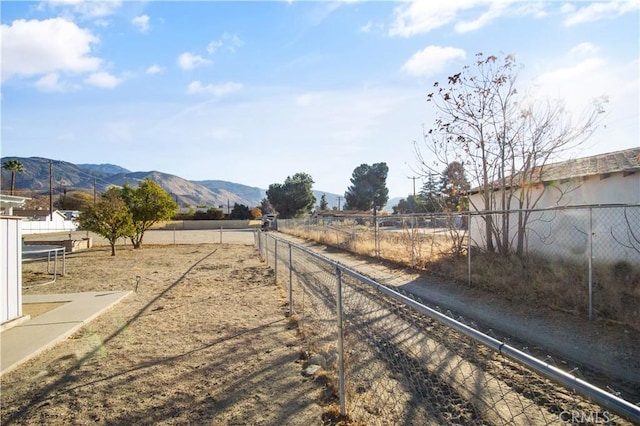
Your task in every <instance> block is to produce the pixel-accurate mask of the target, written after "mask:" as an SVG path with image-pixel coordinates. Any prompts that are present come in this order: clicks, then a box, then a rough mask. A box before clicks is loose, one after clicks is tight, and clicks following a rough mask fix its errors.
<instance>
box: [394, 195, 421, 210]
mask: <svg viewBox="0 0 640 426" xmlns="http://www.w3.org/2000/svg"><path fill="white" fill-rule="evenodd" d="M418 212H424V205H423V204H422V199H421V198H420V197H419V196H415V197H414V196H413V195H409V196H408V197H407V198H406V199H405V198H401V199H400V201H398V204H397V205H395V206H393V214H409V213H418Z"/></svg>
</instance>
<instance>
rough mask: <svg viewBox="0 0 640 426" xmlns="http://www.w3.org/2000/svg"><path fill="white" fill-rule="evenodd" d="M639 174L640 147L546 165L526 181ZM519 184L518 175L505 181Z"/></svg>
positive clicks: (498, 182) (496, 185)
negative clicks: (613, 174) (612, 174)
mask: <svg viewBox="0 0 640 426" xmlns="http://www.w3.org/2000/svg"><path fill="white" fill-rule="evenodd" d="M639 172H640V147H638V148H630V149H625V150H622V151H614V152H608V153H605V154H598V155H592V156H590V157H582V158H575V159H572V160H567V161H561V162H558V163H549V164H545V165H544V166H539V167H537V168H536V169H535V170H533V171H531V172H530V173H527V177H525V179H524V180H525V182H527V183H539V182H553V181H562V180H569V179H576V178H584V177H588V176H602V175H608V174H611V173H625V174H633V173H639ZM507 182H512V183H507ZM518 182H521V180H520V179H519V178H518V175H516V176H515V177H514V179H513V180H512V179H511V178H510V177H507V178H506V179H505V183H507V186H510V184H514V185H518ZM501 187H502V180H501V179H499V180H496V181H494V182H493V188H494V189H500V188H501ZM480 188H481V187H476V188H472V189H471V190H470V191H469V193H470V194H475V193H477V192H479V191H480Z"/></svg>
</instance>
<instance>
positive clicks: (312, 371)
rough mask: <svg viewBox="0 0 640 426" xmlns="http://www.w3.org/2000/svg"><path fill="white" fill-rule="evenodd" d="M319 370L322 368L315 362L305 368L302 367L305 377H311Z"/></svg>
mask: <svg viewBox="0 0 640 426" xmlns="http://www.w3.org/2000/svg"><path fill="white" fill-rule="evenodd" d="M320 370H322V367H321V366H319V365H316V364H310V365H309V366H308V367H307V368H305V369H304V372H303V374H304V375H305V376H307V377H313V376H315V375H316V373H317V372H318V371H320Z"/></svg>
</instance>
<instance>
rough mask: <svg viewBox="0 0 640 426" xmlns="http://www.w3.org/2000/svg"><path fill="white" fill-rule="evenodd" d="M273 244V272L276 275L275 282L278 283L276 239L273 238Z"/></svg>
mask: <svg viewBox="0 0 640 426" xmlns="http://www.w3.org/2000/svg"><path fill="white" fill-rule="evenodd" d="M273 244H274V246H273V273H274V274H275V276H276V283H278V240H274V243H273Z"/></svg>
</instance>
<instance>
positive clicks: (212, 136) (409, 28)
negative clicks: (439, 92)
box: [0, 0, 640, 197]
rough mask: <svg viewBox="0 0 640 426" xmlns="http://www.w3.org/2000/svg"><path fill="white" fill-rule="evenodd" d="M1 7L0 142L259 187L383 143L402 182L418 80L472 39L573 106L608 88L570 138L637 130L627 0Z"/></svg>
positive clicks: (608, 142) (471, 45)
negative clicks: (594, 120) (591, 130)
mask: <svg viewBox="0 0 640 426" xmlns="http://www.w3.org/2000/svg"><path fill="white" fill-rule="evenodd" d="M0 7H1V12H2V17H1V21H2V55H1V59H2V65H1V67H2V86H1V96H2V98H1V102H2V111H1V114H2V146H1V149H2V152H1V154H2V156H22V157H30V156H39V157H46V158H53V159H56V160H63V161H69V162H74V163H113V164H117V165H120V166H122V167H126V168H128V169H131V170H133V171H149V170H159V171H162V172H166V173H170V174H174V175H178V176H180V177H183V178H186V179H190V180H205V179H220V180H228V181H232V182H237V183H242V184H246V185H251V186H258V187H262V188H267V187H268V186H269V184H271V183H279V182H283V181H284V179H285V178H286V177H287V176H289V175H293V174H294V173H297V172H306V173H309V174H310V175H311V176H312V177H313V179H314V180H315V182H316V184H315V189H318V190H323V191H328V192H333V193H339V194H342V193H344V191H345V190H346V189H347V187H348V186H349V179H350V177H351V174H352V172H353V170H354V169H355V168H356V167H357V166H359V165H360V164H362V163H368V164H372V163H376V162H381V161H385V162H386V163H387V164H388V165H389V176H388V179H387V183H388V187H389V190H390V195H391V196H392V197H395V196H406V195H408V194H410V193H411V192H412V181H411V180H410V179H409V177H410V176H414V175H416V169H417V159H416V155H415V151H414V143H413V142H414V141H417V142H418V143H419V144H421V143H422V142H421V141H422V126H423V125H425V126H427V127H428V126H429V125H430V124H431V123H433V120H434V111H433V110H432V107H431V105H430V104H429V103H427V102H426V101H425V99H426V94H427V93H428V91H429V89H430V88H431V87H432V85H433V83H434V82H435V81H440V80H444V79H446V77H447V76H449V75H451V74H453V73H456V72H458V71H460V70H461V69H462V67H463V66H465V65H468V64H470V63H472V62H473V60H474V57H475V54H476V53H478V52H482V53H484V54H500V53H501V52H502V53H510V54H514V55H515V56H516V58H517V60H518V63H520V64H521V65H523V69H522V71H521V72H520V75H519V82H520V85H521V87H522V88H525V89H529V88H534V89H533V90H537V91H538V93H539V94H541V95H542V96H546V97H548V98H550V99H555V98H562V99H565V100H566V102H567V107H568V109H569V110H570V111H575V112H577V111H581V110H582V109H583V108H584V107H585V106H586V105H587V103H588V102H589V100H590V99H591V98H594V97H597V96H601V95H606V96H607V97H608V99H609V103H608V105H607V116H606V118H605V121H604V124H605V125H606V126H602V127H601V128H600V129H599V130H598V131H597V132H596V133H595V135H594V136H593V137H592V138H591V139H589V141H588V142H586V143H585V144H584V145H583V147H582V148H581V150H580V151H575V152H572V153H570V154H567V155H572V156H583V155H592V154H598V153H603V152H609V151H615V150H619V149H625V148H631V147H634V146H637V145H638V143H639V142H638V141H639V134H638V133H639V127H640V124H639V119H638V116H639V112H638V105H639V103H640V93H639V89H638V78H639V74H640V73H639V62H638V61H639V50H640V49H639V40H640V34H639V22H640V19H639V15H640V0H635V1H625V2H623V1H615V2H585V1H579V2H569V1H567V2H564V1H551V2H535V1H479V0H448V1H432V0H429V1H427V0H419V1H414V2H411V1H406V2H374V1H338V2H328V1H327V2H310V1H263V2H244V1H236V2H221V1H197V2H170V1H145V2H134V1H123V2H121V1H108V2H101V1H81V0H64V1H63V0H61V1H50V2H24V1H2V3H0ZM427 155H428V154H427ZM417 185H420V180H418V182H417Z"/></svg>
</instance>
